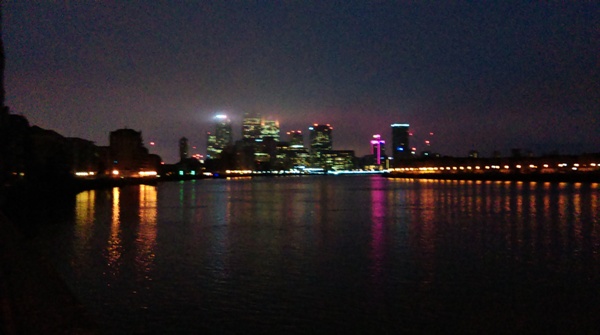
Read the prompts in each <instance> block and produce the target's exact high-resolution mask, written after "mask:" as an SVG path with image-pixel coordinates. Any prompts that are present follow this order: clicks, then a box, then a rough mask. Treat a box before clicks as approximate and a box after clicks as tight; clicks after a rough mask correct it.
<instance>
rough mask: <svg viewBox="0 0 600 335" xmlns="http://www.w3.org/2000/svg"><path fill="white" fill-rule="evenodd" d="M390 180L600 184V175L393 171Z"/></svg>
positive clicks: (389, 174) (591, 173) (386, 174)
mask: <svg viewBox="0 0 600 335" xmlns="http://www.w3.org/2000/svg"><path fill="white" fill-rule="evenodd" d="M383 176H385V177H388V178H414V179H436V180H474V181H476V180H480V181H526V182H555V183H560V182H566V183H600V173H598V172H581V173H492V172H490V173H469V172H463V173H412V172H396V171H392V172H389V173H385V174H383Z"/></svg>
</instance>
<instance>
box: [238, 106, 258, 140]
mask: <svg viewBox="0 0 600 335" xmlns="http://www.w3.org/2000/svg"><path fill="white" fill-rule="evenodd" d="M261 124H262V118H261V117H260V115H258V114H251V113H245V114H244V120H243V121H242V139H243V140H244V141H246V142H254V141H255V140H256V139H258V138H260V135H261V132H260V130H261Z"/></svg>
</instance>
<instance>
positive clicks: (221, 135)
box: [215, 114, 233, 150]
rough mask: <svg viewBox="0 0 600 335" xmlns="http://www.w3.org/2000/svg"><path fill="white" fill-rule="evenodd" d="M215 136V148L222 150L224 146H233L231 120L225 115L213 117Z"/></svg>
mask: <svg viewBox="0 0 600 335" xmlns="http://www.w3.org/2000/svg"><path fill="white" fill-rule="evenodd" d="M215 120H216V126H215V136H216V147H217V148H218V149H220V150H223V149H224V148H225V147H226V146H228V145H231V144H233V132H232V130H231V120H230V119H229V118H228V117H227V115H222V114H221V115H217V116H215Z"/></svg>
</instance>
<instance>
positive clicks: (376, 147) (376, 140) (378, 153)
mask: <svg viewBox="0 0 600 335" xmlns="http://www.w3.org/2000/svg"><path fill="white" fill-rule="evenodd" d="M371 155H373V156H375V164H376V165H381V159H382V158H383V156H385V141H384V140H382V139H381V135H379V134H377V135H373V138H372V139H371Z"/></svg>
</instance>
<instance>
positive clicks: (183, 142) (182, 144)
mask: <svg viewBox="0 0 600 335" xmlns="http://www.w3.org/2000/svg"><path fill="white" fill-rule="evenodd" d="M188 155H189V144H188V139H187V138H185V137H182V138H180V139H179V160H180V161H183V160H185V159H186V158H188Z"/></svg>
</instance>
